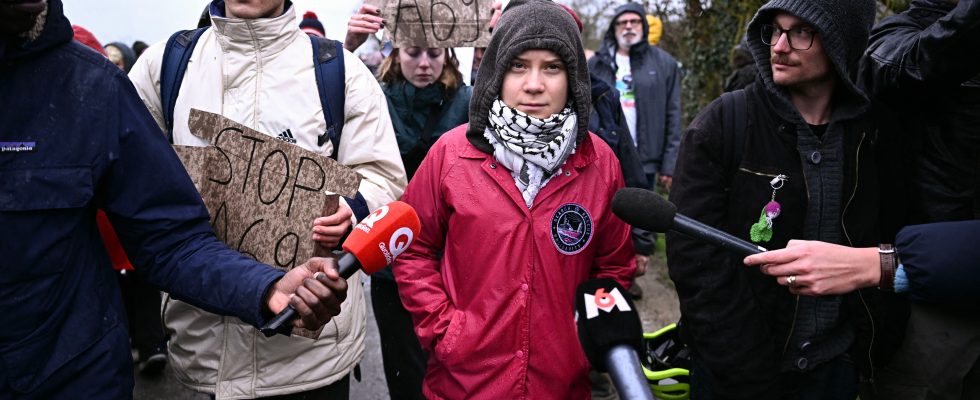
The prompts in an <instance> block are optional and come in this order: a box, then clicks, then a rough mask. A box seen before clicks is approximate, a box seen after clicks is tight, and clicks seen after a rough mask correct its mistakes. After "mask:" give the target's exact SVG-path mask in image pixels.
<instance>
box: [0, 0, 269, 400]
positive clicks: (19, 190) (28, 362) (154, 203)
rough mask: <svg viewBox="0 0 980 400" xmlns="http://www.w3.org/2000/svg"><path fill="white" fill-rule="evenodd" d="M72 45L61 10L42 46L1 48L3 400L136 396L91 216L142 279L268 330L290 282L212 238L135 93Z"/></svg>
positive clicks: (56, 2)
mask: <svg viewBox="0 0 980 400" xmlns="http://www.w3.org/2000/svg"><path fill="white" fill-rule="evenodd" d="M71 39H72V29H71V26H70V25H69V22H68V20H67V19H66V18H65V17H64V15H63V12H62V5H61V1H60V0H51V1H50V6H49V12H48V17H47V22H46V24H45V27H44V30H43V32H42V34H41V36H40V37H39V38H38V39H36V40H34V41H30V42H28V41H26V40H25V39H12V38H2V37H0V110H3V111H2V112H0V142H2V143H0V227H2V228H0V399H7V398H19V397H24V398H128V397H131V396H132V385H133V377H132V359H131V358H130V355H129V345H128V337H127V334H126V330H125V329H126V328H125V326H126V324H125V323H124V322H125V316H124V315H125V314H124V312H123V310H122V305H121V301H120V295H119V289H118V287H117V284H116V280H115V278H114V275H113V271H112V268H111V266H110V263H109V260H108V256H107V255H106V252H105V249H104V248H103V245H102V243H101V239H100V236H99V233H98V230H97V228H96V223H95V212H96V209H99V208H101V209H103V210H105V211H106V214H107V215H108V216H109V219H110V221H111V222H112V224H113V226H114V227H115V228H116V231H117V232H118V234H119V237H120V239H121V241H122V243H123V246H124V247H125V249H126V253H127V254H128V255H129V257H130V259H131V260H132V261H133V264H134V265H135V267H136V269H137V270H138V271H140V272H141V273H142V274H143V276H144V277H145V278H146V280H148V281H149V282H150V283H152V284H154V285H156V286H158V287H160V288H162V289H163V290H166V291H168V292H170V293H171V294H172V295H173V296H175V297H177V298H180V299H182V300H185V301H188V302H190V303H192V304H194V305H196V306H198V307H201V308H203V309H206V310H208V311H211V312H215V313H220V314H226V315H234V316H237V317H239V318H241V319H242V320H244V321H246V322H248V323H251V324H256V325H258V324H261V323H262V321H263V314H262V309H263V305H262V303H263V299H264V296H265V294H266V291H267V290H268V289H269V288H270V287H271V285H272V284H273V283H274V282H275V281H276V280H277V279H278V278H280V277H281V276H282V275H283V272H281V271H277V270H275V269H272V268H271V267H267V266H264V265H262V264H259V263H257V262H255V261H254V260H251V259H249V258H247V257H245V256H243V255H241V254H239V253H238V252H235V251H232V250H230V249H228V248H227V247H226V246H225V245H223V244H222V243H220V242H219V241H218V240H217V239H216V238H215V236H214V234H213V233H212V231H211V227H210V225H209V223H208V212H207V209H206V208H205V207H204V204H203V203H202V201H201V198H200V195H199V194H198V193H197V191H196V190H195V188H194V186H193V184H192V183H191V181H190V179H189V177H188V176H187V173H186V172H185V171H184V168H183V167H182V166H181V164H180V162H179V160H178V159H177V157H176V155H175V154H174V152H173V150H171V149H170V147H169V145H168V143H167V140H166V138H165V137H164V136H163V134H162V133H161V132H160V130H159V128H158V127H157V125H156V123H155V122H154V120H153V118H152V117H151V116H150V114H149V113H148V111H147V110H146V107H145V106H144V105H143V102H142V101H141V100H140V98H139V96H138V95H137V94H136V91H135V89H134V88H133V86H132V84H131V83H130V82H129V80H128V79H127V78H126V76H125V75H124V74H123V72H122V71H121V70H119V69H118V68H117V67H116V66H115V65H113V64H110V63H109V62H108V60H106V59H105V58H104V57H102V56H101V55H99V54H97V53H96V52H94V51H92V50H90V49H88V48H86V47H84V46H83V45H81V44H79V43H77V42H73V41H72V40H71Z"/></svg>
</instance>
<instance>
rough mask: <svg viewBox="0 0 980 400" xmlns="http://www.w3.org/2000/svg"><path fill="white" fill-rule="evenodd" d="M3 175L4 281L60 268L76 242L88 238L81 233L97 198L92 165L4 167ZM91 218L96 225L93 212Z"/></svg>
mask: <svg viewBox="0 0 980 400" xmlns="http://www.w3.org/2000/svg"><path fill="white" fill-rule="evenodd" d="M0 177H2V178H0V226H3V229H2V230H0V254H3V255H4V262H3V263H2V264H3V276H0V282H10V281H18V280H24V279H32V278H38V277H41V276H46V275H50V274H54V273H57V272H59V271H60V270H61V268H63V267H64V266H65V265H66V264H68V263H67V262H66V260H71V257H72V254H73V249H74V248H76V246H77V245H78V243H77V242H79V241H84V240H87V239H88V238H87V237H86V236H84V235H78V234H77V233H78V232H79V228H80V226H81V225H84V224H80V223H81V222H84V221H83V220H82V218H84V217H85V215H86V208H85V207H86V206H87V205H88V204H89V203H90V202H91V201H92V196H93V183H92V171H91V169H90V168H87V167H58V168H38V169H24V170H4V171H0ZM89 217H90V218H91V221H90V223H91V224H92V225H94V224H95V216H94V213H92V214H89ZM74 261H78V260H74Z"/></svg>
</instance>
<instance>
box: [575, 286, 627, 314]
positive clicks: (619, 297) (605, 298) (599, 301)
mask: <svg viewBox="0 0 980 400" xmlns="http://www.w3.org/2000/svg"><path fill="white" fill-rule="evenodd" d="M614 308H618V309H619V311H630V310H631V308H630V305H629V303H627V302H626V298H625V297H623V294H622V293H620V292H619V288H614V289H613V290H612V291H611V292H608V293H606V289H605V288H599V290H596V292H595V294H594V295H592V294H588V293H586V294H585V319H592V318H595V317H598V316H599V310H602V311H605V312H607V313H608V312H612V310H613V309H614Z"/></svg>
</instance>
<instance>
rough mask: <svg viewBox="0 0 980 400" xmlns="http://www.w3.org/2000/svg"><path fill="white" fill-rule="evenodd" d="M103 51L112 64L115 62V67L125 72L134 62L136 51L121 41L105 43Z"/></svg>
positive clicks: (127, 71)
mask: <svg viewBox="0 0 980 400" xmlns="http://www.w3.org/2000/svg"><path fill="white" fill-rule="evenodd" d="M105 52H106V54H107V55H108V57H109V61H112V63H113V64H116V66H117V67H119V68H120V69H122V70H123V71H125V72H126V73H127V74H128V73H129V70H130V69H132V68H133V64H134V63H135V62H136V52H134V51H133V49H131V48H129V46H127V45H125V44H123V43H119V42H112V43H109V44H107V45H105Z"/></svg>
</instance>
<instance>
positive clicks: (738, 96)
mask: <svg viewBox="0 0 980 400" xmlns="http://www.w3.org/2000/svg"><path fill="white" fill-rule="evenodd" d="M721 110H722V114H723V118H724V121H723V123H724V125H723V126H724V127H725V132H724V134H725V148H724V149H723V154H722V161H723V162H724V163H725V164H724V167H725V171H726V172H727V173H728V183H729V185H731V182H732V178H734V177H735V172H736V171H738V166H739V165H740V164H741V163H742V152H743V151H744V150H745V136H746V134H747V132H746V131H747V130H748V125H749V102H748V98H747V97H746V93H745V90H736V91H734V92H728V93H724V94H722V95H721Z"/></svg>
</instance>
